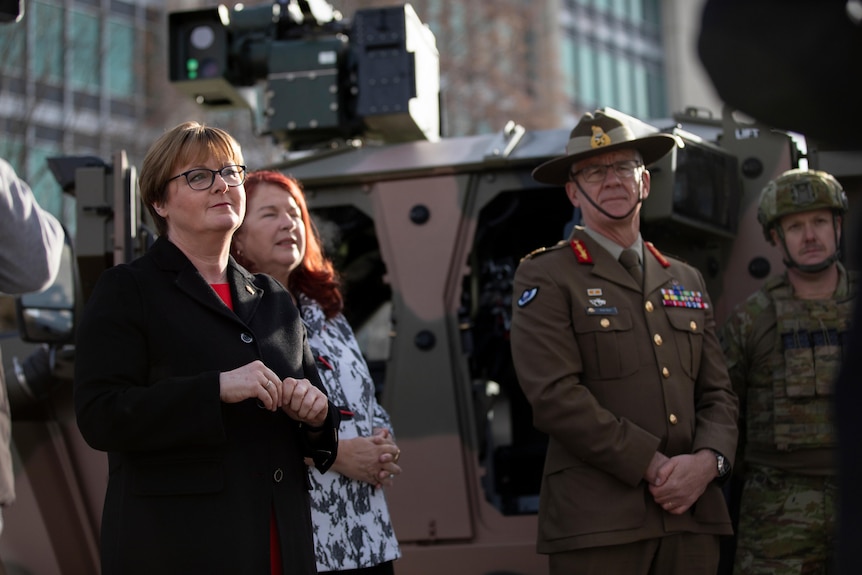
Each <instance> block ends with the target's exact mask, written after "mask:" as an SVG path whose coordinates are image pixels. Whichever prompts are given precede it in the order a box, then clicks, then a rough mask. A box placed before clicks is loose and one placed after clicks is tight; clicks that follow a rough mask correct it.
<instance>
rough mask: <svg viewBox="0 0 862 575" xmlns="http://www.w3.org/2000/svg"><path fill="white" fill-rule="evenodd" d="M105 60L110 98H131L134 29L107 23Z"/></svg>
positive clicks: (133, 81) (133, 77) (133, 87)
mask: <svg viewBox="0 0 862 575" xmlns="http://www.w3.org/2000/svg"><path fill="white" fill-rule="evenodd" d="M107 40H108V41H107V45H108V46H110V50H108V53H107V54H106V56H107V58H106V60H107V70H106V72H107V80H108V92H109V93H110V95H111V96H115V97H120V98H131V97H132V96H133V95H134V93H135V65H136V62H137V61H136V59H135V29H134V28H133V27H132V26H129V25H127V24H123V23H120V22H116V21H113V20H109V21H108V39H107Z"/></svg>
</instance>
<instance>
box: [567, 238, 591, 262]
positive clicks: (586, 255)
mask: <svg viewBox="0 0 862 575" xmlns="http://www.w3.org/2000/svg"><path fill="white" fill-rule="evenodd" d="M569 243H570V244H571V246H572V251H573V252H575V257H576V258H578V263H579V264H591V263H593V257H592V256H591V255H590V252H588V251H587V246H585V245H584V242H582V241H581V240H572V241H571V242H569Z"/></svg>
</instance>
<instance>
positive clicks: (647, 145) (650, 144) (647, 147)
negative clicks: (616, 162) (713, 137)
mask: <svg viewBox="0 0 862 575" xmlns="http://www.w3.org/2000/svg"><path fill="white" fill-rule="evenodd" d="M677 143H678V140H677V138H676V137H674V136H672V135H670V134H653V135H650V136H645V137H643V138H637V139H635V140H628V141H625V142H619V143H617V144H611V145H610V146H602V147H600V148H594V149H592V150H587V151H585V152H578V153H577V154H571V155H568V156H561V157H559V158H554V159H553V160H548V161H547V162H545V163H544V164H540V165H539V166H538V167H537V168H536V169H534V170H533V179H534V180H536V181H537V182H539V183H542V184H551V185H554V186H564V185H565V184H566V182H567V181H569V170H570V169H571V166H572V164H574V163H575V162H579V161H581V160H585V159H587V158H591V157H593V156H598V155H599V154H607V153H608V152H613V151H616V150H621V149H630V150H631V149H633V150H637V151H638V152H640V154H641V157H642V158H643V162H644V165H645V166H649V165H650V164H652V163H654V162H657V161H658V160H660V159H661V158H663V157H664V156H665V155H666V154H667V153H668V152H670V151H671V150H672V149H673V148H674V147H675V146H676V145H677Z"/></svg>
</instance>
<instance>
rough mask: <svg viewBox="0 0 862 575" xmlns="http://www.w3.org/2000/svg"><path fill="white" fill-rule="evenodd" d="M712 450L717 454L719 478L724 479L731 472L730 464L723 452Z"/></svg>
mask: <svg viewBox="0 0 862 575" xmlns="http://www.w3.org/2000/svg"><path fill="white" fill-rule="evenodd" d="M711 451H712V452H713V453H714V454H715V462H716V464H717V465H718V478H719V479H723V478H724V477H725V476H726V475H727V474H728V473H730V464H729V463H728V462H727V459H726V458H725V457H724V456H723V455H722V454H721V453H719V452H718V451H715V450H714V449H713V450H711Z"/></svg>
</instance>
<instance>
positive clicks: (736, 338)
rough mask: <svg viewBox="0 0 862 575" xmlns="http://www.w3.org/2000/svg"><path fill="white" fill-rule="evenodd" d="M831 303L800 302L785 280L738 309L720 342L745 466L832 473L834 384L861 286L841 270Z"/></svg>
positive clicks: (766, 287)
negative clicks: (736, 404) (753, 464)
mask: <svg viewBox="0 0 862 575" xmlns="http://www.w3.org/2000/svg"><path fill="white" fill-rule="evenodd" d="M838 270H839V281H838V287H837V289H836V291H835V294H834V295H833V297H832V298H831V299H828V300H802V299H798V298H795V297H794V296H793V288H792V287H791V285H790V283H789V281H788V279H787V275H786V274H782V275H781V276H776V277H773V278H770V279H769V280H768V281H767V282H766V283H765V284H764V286H763V288H761V289H760V290H759V291H757V292H755V293H754V294H752V295H751V296H750V297H749V298H748V299H747V300H746V301H744V302H743V303H741V304H740V305H738V306H737V307H736V308H735V309H734V311H733V313H732V314H731V315H730V317H729V318H728V320H727V322H726V323H725V325H724V327H723V329H722V331H721V332H720V334H719V337H720V339H721V342H722V348H723V350H724V353H725V357H726V360H727V367H728V371H729V373H730V377H731V381H732V382H733V387H734V391H736V394H737V396H738V397H739V399H740V412H739V413H740V432H741V435H740V442H739V445H740V447H741V448H744V450H745V455H744V458H743V459H744V460H745V461H747V462H756V463H761V464H767V465H772V466H775V467H780V468H786V469H793V470H796V471H800V472H812V473H829V472H831V470H832V467H833V465H832V463H831V456H832V449H833V447H834V444H835V437H834V423H833V418H832V405H831V402H832V391H833V381H834V378H835V376H836V375H837V372H838V366H839V365H840V362H841V358H842V353H843V352H842V344H843V342H844V341H845V340H846V333H847V331H848V330H849V326H850V319H851V316H852V305H853V297H854V294H855V292H856V284H857V279H856V276H855V274H850V273H848V272H847V270H845V269H844V267H843V266H841V265H840V264H838Z"/></svg>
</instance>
